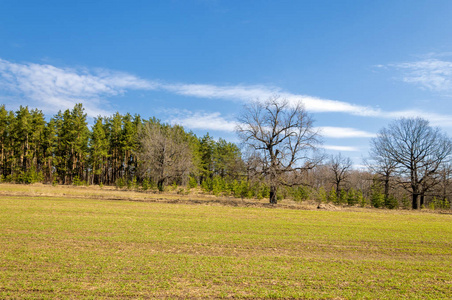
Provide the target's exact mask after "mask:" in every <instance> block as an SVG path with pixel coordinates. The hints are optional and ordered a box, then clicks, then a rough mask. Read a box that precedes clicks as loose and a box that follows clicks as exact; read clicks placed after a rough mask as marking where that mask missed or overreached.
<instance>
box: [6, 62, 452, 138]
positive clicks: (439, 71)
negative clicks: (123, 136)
mask: <svg viewBox="0 0 452 300" xmlns="http://www.w3.org/2000/svg"><path fill="white" fill-rule="evenodd" d="M398 66H399V68H402V69H405V70H407V71H409V72H408V74H411V75H409V76H408V75H407V77H406V78H411V79H407V81H408V80H411V81H412V82H417V83H418V84H422V85H424V86H426V87H430V88H436V89H442V90H444V89H450V90H451V91H452V84H451V81H452V79H451V76H452V75H451V73H452V63H450V62H446V61H439V60H436V59H430V58H429V59H427V60H425V61H424V63H420V62H418V63H405V64H399V65H398ZM410 72H411V73H410ZM410 76H411V77H410ZM129 90H148V91H149V90H153V91H164V92H168V93H173V94H177V95H183V96H188V97H198V98H207V99H221V100H226V101H238V102H241V103H247V102H249V101H252V100H257V99H260V100H265V99H267V98H268V97H270V96H274V95H280V96H281V97H283V98H286V99H287V100H288V101H289V102H290V103H296V102H298V101H302V102H303V104H304V106H305V108H306V109H307V110H308V111H309V112H316V113H326V112H338V113H344V114H350V115H355V116H364V117H377V118H390V119H392V118H398V117H414V116H420V117H424V118H426V119H429V120H430V121H431V122H432V124H434V125H441V126H450V127H452V116H450V115H443V114H436V113H428V112H425V111H417V110H403V111H384V110H381V109H379V108H375V107H370V106H362V105H356V104H353V103H348V102H345V101H337V100H331V99H322V98H317V97H312V96H307V95H300V94H294V93H290V92H287V91H284V90H282V89H281V88H278V87H274V86H264V85H223V86H221V85H211V84H186V83H168V82H163V81H157V80H148V79H143V78H139V77H137V76H134V75H131V74H127V73H123V72H114V71H110V70H104V69H87V68H59V67H55V66H52V65H48V64H33V63H23V64H19V63H13V62H9V61H6V60H2V59H0V97H2V99H9V98H10V97H11V96H19V97H20V99H21V102H22V103H24V102H26V101H29V102H31V104H33V105H37V104H39V107H40V108H41V109H43V110H44V111H48V112H56V111H57V110H59V109H66V108H72V107H73V106H74V104H75V103H79V102H81V103H83V105H84V107H85V108H86V111H87V113H88V115H89V116H91V117H95V116H97V115H109V114H111V112H110V111H109V109H108V108H109V105H108V104H109V101H108V98H109V97H112V96H117V95H122V94H125V93H127V91H129ZM16 98H17V97H16ZM24 104H25V103H24ZM220 117H221V116H215V117H214V116H211V115H206V114H200V115H192V116H186V118H180V119H179V121H180V122H185V124H191V125H192V126H193V127H196V128H201V127H202V126H205V124H207V121H214V120H215V121H216V122H212V123H211V124H212V126H213V127H215V126H217V125H216V124H221V126H224V127H223V128H229V129H231V128H232V127H233V126H232V125H231V124H230V123H229V122H230V121H227V120H224V121H222V120H219V119H218V118H220ZM209 118H210V119H209ZM202 120H205V121H206V122H202ZM215 128H218V127H215ZM344 130H345V129H343V130H342V132H339V131H337V130H336V131H335V132H333V131H332V129H331V128H327V129H326V134H330V135H335V136H340V134H343V135H347V136H350V135H352V136H353V135H355V136H365V135H368V133H364V132H353V131H351V130H350V129H347V130H346V131H347V132H345V131H344Z"/></svg>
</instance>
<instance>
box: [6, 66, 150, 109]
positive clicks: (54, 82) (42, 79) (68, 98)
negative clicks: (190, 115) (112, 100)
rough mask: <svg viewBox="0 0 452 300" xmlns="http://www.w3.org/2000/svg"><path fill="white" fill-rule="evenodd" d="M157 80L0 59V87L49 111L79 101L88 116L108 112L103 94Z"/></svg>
mask: <svg viewBox="0 0 452 300" xmlns="http://www.w3.org/2000/svg"><path fill="white" fill-rule="evenodd" d="M156 86H157V84H154V83H152V82H149V81H146V80H142V79H139V78H137V77H135V76H133V75H129V74H125V73H119V72H111V71H108V70H97V71H96V72H90V71H88V70H76V69H70V68H57V67H54V66H51V65H40V64H17V63H11V62H8V61H6V60H2V59H0V87H3V88H4V89H7V90H9V91H11V92H13V93H17V94H20V95H22V96H24V97H25V98H26V99H28V100H32V101H37V102H39V103H40V105H42V106H44V108H46V109H47V110H49V111H52V112H56V111H58V110H60V109H66V108H72V107H73V106H74V104H76V103H83V106H84V107H85V109H86V112H87V114H88V115H89V116H91V117H95V116H97V115H108V114H110V112H108V111H106V110H105V109H104V108H103V106H105V102H104V101H103V98H106V97H109V96H115V95H119V94H123V93H124V92H125V91H126V90H127V89H155V88H156Z"/></svg>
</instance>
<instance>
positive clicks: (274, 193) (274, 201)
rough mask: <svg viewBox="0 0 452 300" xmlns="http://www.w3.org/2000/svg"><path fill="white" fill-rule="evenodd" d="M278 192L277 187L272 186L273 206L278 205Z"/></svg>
mask: <svg viewBox="0 0 452 300" xmlns="http://www.w3.org/2000/svg"><path fill="white" fill-rule="evenodd" d="M276 191H277V188H276V186H273V185H272V186H271V187H270V203H271V204H277V202H278V199H277V198H276Z"/></svg>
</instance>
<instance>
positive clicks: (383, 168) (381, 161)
mask: <svg viewBox="0 0 452 300" xmlns="http://www.w3.org/2000/svg"><path fill="white" fill-rule="evenodd" d="M370 144H371V149H370V153H369V154H370V160H365V162H364V163H365V164H366V165H367V167H368V168H369V171H370V172H371V173H374V174H377V175H378V177H379V178H380V180H381V181H382V182H383V184H384V197H385V199H388V197H389V188H390V182H391V177H392V175H393V174H394V173H395V171H396V167H397V162H396V161H395V160H394V159H392V158H391V157H390V155H389V153H388V152H387V151H386V150H385V149H384V148H383V147H382V146H383V145H381V144H380V143H379V140H378V139H376V138H373V139H372V140H371V141H370Z"/></svg>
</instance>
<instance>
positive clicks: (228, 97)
mask: <svg viewBox="0 0 452 300" xmlns="http://www.w3.org/2000/svg"><path fill="white" fill-rule="evenodd" d="M451 15H452V1H434V0H430V1H416V0H412V1H400V0H392V1H383V0H382V1H370V0H369V1H334V0H329V1H322V0H318V1H301V0H300V1H220V0H217V1H214V0H212V1H209V0H198V1H188V0H187V1H182V0H181V1H176V0H167V1H132V0H130V1H112V0H109V1H92V0H91V1H60V0H58V1H21V0H0V104H5V105H6V107H7V109H10V110H15V109H17V108H18V107H19V105H28V106H29V107H30V108H35V107H36V108H39V109H42V110H43V112H44V113H46V115H48V116H51V115H53V114H55V113H56V112H57V111H58V110H60V109H61V110H63V109H66V108H72V107H73V105H74V104H75V103H79V102H82V103H83V104H84V107H85V108H86V112H87V113H88V115H89V116H90V117H95V116H97V115H110V114H112V113H114V112H116V111H119V112H120V113H126V112H130V113H131V114H140V115H141V116H142V117H144V118H149V117H152V116H155V117H157V118H159V119H161V120H163V121H165V122H171V123H179V124H182V125H183V126H184V127H185V128H187V129H189V130H192V131H193V132H195V133H196V134H198V135H204V134H205V133H206V132H209V133H210V134H211V135H213V136H214V137H215V138H219V137H223V138H225V139H227V140H230V141H236V137H235V134H234V132H233V129H234V122H235V119H236V115H237V114H239V113H240V111H241V109H242V107H243V105H244V104H246V103H248V102H249V101H251V100H255V99H260V100H265V99H266V98H267V97H269V96H271V95H274V94H279V95H281V96H282V97H285V98H287V99H288V100H289V101H297V100H302V101H303V102H304V105H305V107H306V109H307V110H308V111H309V112H310V113H311V115H312V116H313V118H314V119H315V123H314V125H315V126H316V127H320V128H321V129H322V132H323V135H324V145H323V148H324V149H325V150H326V151H327V152H328V153H333V154H334V153H338V152H342V155H345V156H349V157H351V158H352V159H353V160H354V162H355V164H356V165H359V164H360V163H361V157H363V156H366V154H367V152H368V147H369V139H370V138H371V137H372V136H374V135H375V134H376V133H377V132H378V130H379V129H380V128H382V127H384V126H386V125H387V124H388V123H389V122H391V121H392V120H394V119H396V118H400V117H404V116H405V117H411V116H420V117H424V118H426V119H428V120H430V122H431V124H432V125H434V126H439V127H441V128H442V129H443V130H444V131H445V132H447V133H448V134H449V135H451V134H452V102H451V100H452V38H451V37H452V18H451Z"/></svg>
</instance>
